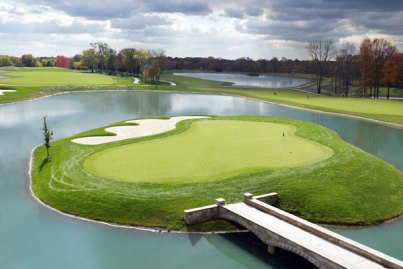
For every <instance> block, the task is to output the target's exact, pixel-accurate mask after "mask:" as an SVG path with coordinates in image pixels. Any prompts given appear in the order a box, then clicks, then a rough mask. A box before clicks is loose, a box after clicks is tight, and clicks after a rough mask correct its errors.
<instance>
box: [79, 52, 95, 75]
mask: <svg viewBox="0 0 403 269" xmlns="http://www.w3.org/2000/svg"><path fill="white" fill-rule="evenodd" d="M80 61H81V67H86V68H87V69H91V72H92V73H94V68H95V67H96V66H97V55H96V53H95V50H94V49H87V50H84V51H83V53H82V55H81V59H80Z"/></svg>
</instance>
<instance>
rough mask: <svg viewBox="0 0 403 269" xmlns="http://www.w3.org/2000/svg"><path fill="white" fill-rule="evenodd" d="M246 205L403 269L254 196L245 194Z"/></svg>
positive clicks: (382, 256)
mask: <svg viewBox="0 0 403 269" xmlns="http://www.w3.org/2000/svg"><path fill="white" fill-rule="evenodd" d="M244 203H246V204H247V205H249V206H252V207H254V208H256V209H259V210H260V211H263V212H265V213H268V214H270V215H272V216H275V217H277V218H279V219H281V220H283V221H286V222H288V223H290V224H292V225H294V226H297V227H299V228H301V229H303V230H305V231H308V232H310V233H311V234H314V235H316V236H318V237H320V238H322V239H325V240H327V241H329V242H331V243H333V244H335V245H338V246H340V247H343V248H344V249H347V250H349V251H352V252H354V253H356V254H358V255H360V256H363V257H365V258H367V259H370V260H372V261H375V262H377V263H379V264H381V265H383V266H386V267H387V268H392V269H402V268H403V267H402V265H403V263H402V262H401V261H399V260H398V259H395V258H393V257H390V256H388V255H386V254H383V253H382V252H379V251H376V250H374V249H372V248H369V247H367V246H365V245H362V244H360V243H357V242H355V241H353V240H351V239H348V238H346V237H344V236H341V235H339V234H337V233H334V232H332V231H329V230H328V229H325V228H323V227H321V226H319V225H316V224H314V223H312V222H309V221H306V220H304V219H301V218H299V217H297V216H294V215H292V214H290V213H288V212H285V211H283V210H281V209H278V208H276V207H274V206H271V205H269V204H266V203H264V202H262V201H260V200H258V199H256V198H254V197H253V196H252V194H250V193H245V194H244Z"/></svg>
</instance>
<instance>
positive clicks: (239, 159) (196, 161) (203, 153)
mask: <svg viewBox="0 0 403 269" xmlns="http://www.w3.org/2000/svg"><path fill="white" fill-rule="evenodd" d="M252 130H253V131H252ZM294 133H295V128H292V127H291V126H289V125H284V124H275V123H262V122H248V121H235V120H228V121H225V120H215V121H213V120H203V121H196V122H194V123H193V124H192V126H191V128H189V129H188V130H186V131H185V132H183V133H181V134H179V135H175V136H170V137H167V138H164V139H158V140H156V141H154V140H151V141H144V142H141V143H134V144H129V145H124V146H120V147H116V148H110V149H107V150H103V151H100V152H97V153H96V154H93V155H91V156H90V157H89V158H88V159H87V160H86V161H85V163H84V168H85V169H86V170H88V171H89V172H90V173H91V174H93V175H97V176H102V177H106V178H110V179H115V180H119V181H127V182H154V183H156V182H159V183H161V182H176V183H184V182H187V183H191V182H203V181H214V180H219V179H222V178H228V177H232V176H235V175H238V174H242V173H256V172H259V171H264V170H267V169H271V168H278V167H294V166H301V165H306V164H309V163H314V162H319V161H322V160H325V159H327V158H329V157H331V156H332V154H333V151H332V150H331V149H330V148H328V147H325V146H323V145H321V144H318V143H313V142H311V141H309V140H306V139H303V138H301V137H298V136H295V135H294ZM307 153H309V154H307Z"/></svg>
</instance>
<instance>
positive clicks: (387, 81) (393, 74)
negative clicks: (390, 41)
mask: <svg viewBox="0 0 403 269" xmlns="http://www.w3.org/2000/svg"><path fill="white" fill-rule="evenodd" d="M396 60H397V59H396V57H395V58H394V59H393V58H392V59H389V60H387V61H386V62H385V65H384V66H383V76H382V79H381V82H382V84H384V85H386V86H387V87H388V93H387V96H386V97H387V99H389V97H390V87H391V86H396V85H397V83H398V81H399V66H398V65H397V62H396Z"/></svg>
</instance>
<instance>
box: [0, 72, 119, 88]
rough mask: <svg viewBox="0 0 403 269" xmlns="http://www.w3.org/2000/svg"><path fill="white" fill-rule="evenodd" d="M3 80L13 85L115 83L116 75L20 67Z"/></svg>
mask: <svg viewBox="0 0 403 269" xmlns="http://www.w3.org/2000/svg"><path fill="white" fill-rule="evenodd" d="M4 75H5V76H7V78H5V79H3V80H1V82H2V83H4V84H12V85H25V86H26V85H33V86H37V85H46V86H49V85H115V84H116V77H114V76H106V75H101V74H96V73H83V72H77V71H71V70H68V69H63V68H46V69H44V68H41V69H28V70H26V69H20V71H19V72H7V73H5V74H4Z"/></svg>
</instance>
